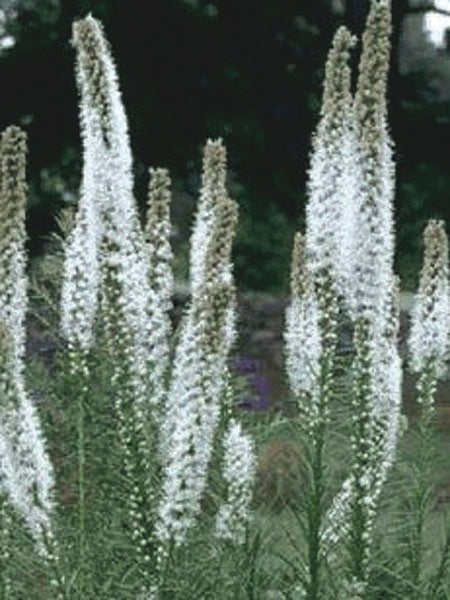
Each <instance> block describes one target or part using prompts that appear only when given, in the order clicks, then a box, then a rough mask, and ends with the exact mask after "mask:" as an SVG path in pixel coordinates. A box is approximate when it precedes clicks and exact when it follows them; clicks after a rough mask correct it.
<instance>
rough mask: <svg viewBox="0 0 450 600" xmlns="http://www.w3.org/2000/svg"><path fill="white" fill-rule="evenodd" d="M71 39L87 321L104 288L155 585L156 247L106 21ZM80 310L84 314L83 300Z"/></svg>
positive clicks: (146, 566) (137, 521) (119, 405)
mask: <svg viewBox="0 0 450 600" xmlns="http://www.w3.org/2000/svg"><path fill="white" fill-rule="evenodd" d="M73 42H74V45H75V47H76V50H77V82H78V86H79V90H80V96H81V99H80V109H81V129H82V137H83V142H84V161H85V162H84V167H83V169H84V170H83V188H82V191H83V194H84V195H83V194H82V203H81V205H80V210H81V211H84V214H83V212H82V213H81V216H80V217H79V221H80V222H81V223H84V227H81V226H80V228H79V229H80V232H79V234H80V235H81V236H82V235H83V229H84V232H85V233H86V232H87V233H88V239H85V240H83V241H82V242H78V247H83V244H89V252H91V253H92V257H93V262H92V269H93V271H92V272H91V273H89V274H88V275H87V280H88V285H83V287H84V289H85V290H86V291H87V294H86V298H87V297H89V298H90V300H91V301H92V303H93V306H92V308H90V309H89V310H88V311H87V313H86V314H87V316H88V317H90V318H89V321H87V322H86V323H85V324H83V327H84V329H85V330H86V331H87V332H88V333H89V335H90V336H91V335H92V334H91V331H92V321H93V316H95V312H96V307H97V288H98V296H99V297H100V307H101V311H100V312H101V315H100V316H101V319H99V321H100V324H101V325H102V328H103V329H102V330H103V333H104V338H105V341H106V343H107V346H108V349H109V350H110V355H111V361H112V367H113V375H112V386H113V389H114V398H115V401H116V410H117V418H118V429H119V436H120V439H121V442H122V445H123V450H124V464H125V471H126V475H127V477H128V484H129V486H130V488H131V492H130V493H129V494H128V495H127V499H128V504H129V513H130V517H131V521H132V527H131V530H132V536H133V540H134V541H135V547H136V549H137V552H138V559H139V568H140V571H141V577H142V580H143V588H145V589H146V590H148V589H150V588H151V587H152V586H153V584H154V575H155V564H154V563H155V560H154V559H155V556H154V555H153V537H152V536H153V520H152V517H153V508H154V507H153V505H154V501H153V489H152V485H151V483H150V479H151V474H152V469H151V467H152V462H151V460H150V454H151V453H150V448H151V447H152V446H156V444H155V443H154V440H151V441H150V440H149V439H148V437H147V434H148V433H149V432H148V430H147V425H148V418H149V410H148V409H149V407H150V404H151V402H150V399H151V398H152V397H153V388H152V385H151V380H150V376H149V368H151V367H152V362H153V361H152V360H151V358H152V356H154V354H155V343H157V342H158V340H155V339H154V338H153V337H152V334H153V332H154V324H155V319H156V320H157V321H158V319H159V318H160V315H159V314H158V313H157V311H155V298H154V296H153V295H152V291H151V289H150V276H149V268H150V267H149V265H150V263H149V254H148V251H147V247H146V244H145V238H144V233H143V231H142V228H141V225H140V222H139V218H138V211H137V206H136V203H135V200H134V197H133V179H132V171H131V166H132V157H131V151H130V144H129V139H128V125H127V119H126V115H125V111H124V108H123V105H122V101H121V97H120V91H119V86H118V81H117V74H116V70H115V66H114V62H113V59H112V57H111V53H110V51H109V47H108V44H107V41H106V39H105V37H104V35H103V31H102V28H101V25H100V24H99V23H98V21H96V20H95V19H93V18H92V17H90V16H89V17H87V18H86V19H83V20H81V21H78V22H76V23H75V24H74V26H73ZM75 239H76V238H75ZM72 245H73V246H74V247H75V248H74V250H73V251H72V252H71V253H69V256H70V257H72V259H73V261H74V262H75V266H72V267H71V270H70V269H69V270H68V272H69V273H70V272H75V273H77V272H79V271H80V270H81V269H82V268H89V266H86V264H85V262H83V257H80V253H79V252H78V251H77V247H76V246H77V244H76V243H75V242H74V241H73V240H72ZM81 283H82V284H83V283H84V282H83V280H81ZM78 286H79V280H75V281H74V285H72V288H71V289H70V293H71V294H72V296H73V297H75V298H76V299H77V298H78V297H79V290H78ZM68 287H69V288H70V286H68ZM63 297H64V295H63ZM75 304H76V302H75ZM76 314H77V316H78V318H80V319H83V318H84V312H83V311H82V310H79V311H77V313H76ZM158 323H159V321H158ZM69 325H73V319H72V323H69ZM75 325H76V323H75ZM66 329H68V332H67V333H68V335H67V334H66V335H67V337H68V339H69V341H70V339H71V337H73V331H72V329H71V327H70V326H69V327H68V328H66ZM86 337H87V336H86ZM76 341H78V340H76ZM78 345H79V344H78ZM81 411H82V407H81ZM80 420H81V419H80ZM81 462H82V461H80V464H81ZM152 561H153V562H152Z"/></svg>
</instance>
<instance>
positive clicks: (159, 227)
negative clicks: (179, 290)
mask: <svg viewBox="0 0 450 600" xmlns="http://www.w3.org/2000/svg"><path fill="white" fill-rule="evenodd" d="M170 185H171V182H170V176H169V172H168V171H167V170H166V169H150V186H149V194H148V211H147V221H146V226H145V241H146V244H147V251H148V255H149V281H150V288H151V297H150V303H151V306H150V312H151V316H152V325H153V327H152V345H151V347H150V348H149V355H148V361H149V363H150V365H149V382H150V387H151V390H152V396H151V398H150V401H151V404H152V405H153V406H155V407H156V408H157V410H158V413H159V414H161V412H162V411H163V406H164V399H165V390H166V380H167V374H168V369H169V362H170V337H171V333H172V325H171V320H170V311H171V309H172V295H173V272H172V262H173V254H172V248H171V246H170V233H171V223H170Z"/></svg>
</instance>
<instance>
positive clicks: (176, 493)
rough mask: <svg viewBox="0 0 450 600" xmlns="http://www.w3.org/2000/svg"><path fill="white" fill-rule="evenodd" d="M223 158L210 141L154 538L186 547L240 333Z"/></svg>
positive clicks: (233, 209) (232, 217)
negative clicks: (237, 331)
mask: <svg viewBox="0 0 450 600" xmlns="http://www.w3.org/2000/svg"><path fill="white" fill-rule="evenodd" d="M224 156H225V155H224V148H223V146H222V144H221V142H217V143H212V142H208V143H207V145H206V148H205V155H204V179H203V187H202V192H201V196H200V201H199V206H198V214H197V219H196V222H195V226H194V231H193V233H192V238H191V283H192V298H191V303H190V306H189V308H188V310H187V312H186V314H185V315H184V317H183V320H182V323H181V326H180V338H179V342H178V345H177V348H176V350H175V356H174V364H173V371H172V378H171V382H170V388H169V393H168V399H167V409H166V413H165V417H164V422H163V427H162V447H163V453H162V454H163V456H165V459H164V469H163V483H162V497H161V502H160V505H159V511H158V515H159V518H158V524H157V535H158V537H159V539H160V541H161V543H162V544H163V545H164V546H167V545H168V544H170V543H171V542H174V543H175V545H180V544H182V543H183V542H184V541H185V540H186V535H187V533H188V531H189V529H190V528H191V527H192V525H193V524H194V522H195V519H196V517H197V516H198V514H199V512H200V500H201V498H202V495H203V492H204V488H205V483H206V476H207V470H208V466H209V462H210V457H211V452H212V445H213V440H214V434H215V431H216V428H217V425H218V420H219V417H220V409H221V407H220V397H221V395H222V394H223V393H224V391H225V388H226V383H227V368H226V366H227V365H226V363H227V358H228V354H229V351H230V348H231V345H232V344H233V342H234V338H235V290H234V284H233V279H232V268H231V247H232V242H233V238H234V233H235V227H236V222H237V206H236V203H235V202H234V201H233V200H230V199H229V198H228V197H227V196H226V195H223V194H222V191H223V190H222V183H224V180H225V177H224V173H223V169H224V164H223V160H222V159H224ZM218 157H219V158H220V159H218V160H216V158H218ZM216 171H218V172H216ZM216 185H217V186H218V188H219V191H221V194H220V195H219V194H217V193H216V192H217V190H216V187H215V186H216ZM200 215H203V217H201V216H200ZM203 219H204V220H203ZM206 223H207V224H208V227H209V228H207V227H206V226H205V225H206ZM205 244H206V247H205Z"/></svg>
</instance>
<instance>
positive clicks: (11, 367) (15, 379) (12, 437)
mask: <svg viewBox="0 0 450 600" xmlns="http://www.w3.org/2000/svg"><path fill="white" fill-rule="evenodd" d="M25 152H26V139H25V134H24V133H23V132H22V131H21V130H20V129H19V128H17V127H9V128H8V129H6V131H5V132H4V133H3V134H2V136H1V140H0V212H1V219H0V221H1V228H2V236H1V241H0V244H1V263H0V270H1V274H0V280H1V282H2V283H1V286H0V388H1V390H0V391H1V394H0V396H1V403H0V493H2V494H6V495H7V497H8V500H9V501H10V503H11V504H12V506H13V507H14V509H15V510H16V511H17V512H18V513H19V514H20V516H21V517H22V518H23V519H24V521H25V523H26V525H27V527H28V529H29V530H30V533H31V535H32V537H33V539H34V541H35V542H36V545H37V549H38V551H39V552H40V553H41V554H42V555H44V556H46V557H47V558H49V557H50V554H51V552H52V550H51V544H52V540H53V536H52V527H51V517H52V512H53V486H54V481H53V469H52V466H51V463H50V460H49V458H48V455H47V452H46V449H45V445H44V440H43V436H42V432H41V428H40V423H39V418H38V416H37V414H36V411H35V408H34V406H33V405H32V403H31V402H30V400H29V398H28V395H27V393H26V389H25V382H24V379H23V359H24V344H25V313H26V305H27V297H26V285H27V282H26V276H25V199H26V184H25Z"/></svg>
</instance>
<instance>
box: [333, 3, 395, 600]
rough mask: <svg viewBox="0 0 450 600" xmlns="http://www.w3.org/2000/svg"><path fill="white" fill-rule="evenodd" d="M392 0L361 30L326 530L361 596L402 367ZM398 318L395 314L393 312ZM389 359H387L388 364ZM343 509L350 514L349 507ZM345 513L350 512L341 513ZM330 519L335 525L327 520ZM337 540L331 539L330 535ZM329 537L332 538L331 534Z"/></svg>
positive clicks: (391, 446) (374, 9)
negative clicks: (341, 435) (347, 318)
mask: <svg viewBox="0 0 450 600" xmlns="http://www.w3.org/2000/svg"><path fill="white" fill-rule="evenodd" d="M390 18H391V16H390V3H389V1H387V0H373V1H372V4H371V8H370V12H369V16H368V19H367V25H366V30H365V32H364V35H363V50H362V55H361V59H360V65H359V78H358V85H357V91H356V96H355V111H356V123H357V127H356V131H357V142H358V152H357V154H356V157H355V159H356V161H357V162H358V165H359V166H358V168H360V177H361V182H360V188H359V192H360V196H361V197H360V206H359V211H358V214H357V218H356V229H355V239H354V252H355V263H354V264H355V269H354V276H353V281H354V285H353V290H352V296H353V301H352V303H351V304H350V308H351V314H352V317H353V319H354V347H355V359H354V362H353V366H352V373H353V381H354V390H353V395H352V398H353V400H352V403H353V411H352V412H353V417H352V418H353V426H352V451H353V466H352V469H351V475H350V478H349V479H348V480H347V481H346V482H345V483H344V485H343V488H342V491H341V492H340V493H339V494H338V496H337V497H336V498H335V501H334V502H333V505H332V508H331V511H330V515H329V519H328V522H329V523H330V525H329V529H328V530H327V531H328V533H329V532H330V530H331V531H332V530H333V528H334V531H335V532H336V531H337V528H338V525H337V524H338V523H342V522H344V523H345V522H346V523H347V525H344V526H343V527H341V535H339V536H338V537H344V539H345V536H342V533H344V532H345V531H347V532H348V549H349V553H350V564H349V579H348V584H349V593H350V592H351V593H364V590H365V588H366V585H367V579H368V574H369V564H370V551H371V539H372V530H373V520H374V516H375V511H376V504H377V500H378V496H379V492H380V490H381V486H382V483H383V482H384V480H385V478H386V475H387V471H388V467H389V466H390V464H392V461H393V457H394V455H395V447H396V442H397V437H398V423H399V409H400V388H401V364H400V359H399V357H398V352H397V347H396V331H397V330H398V315H397V312H396V311H395V310H394V308H393V307H394V306H395V304H396V301H395V296H396V294H395V293H394V289H395V279H394V275H393V252H394V237H393V216H392V200H393V193H394V172H393V163H392V143H391V140H390V137H389V133H388V127H387V111H386V98H385V95H386V83H387V70H388V66H389V51H390V44H389V36H390ZM395 315H397V316H395ZM388 359H390V362H389V364H387V363H386V361H387V360H388ZM347 511H348V512H347ZM346 514H347V516H346ZM332 520H335V524H334V525H333V524H332ZM331 538H334V539H336V536H333V535H332V536H331ZM331 538H329V539H331Z"/></svg>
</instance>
